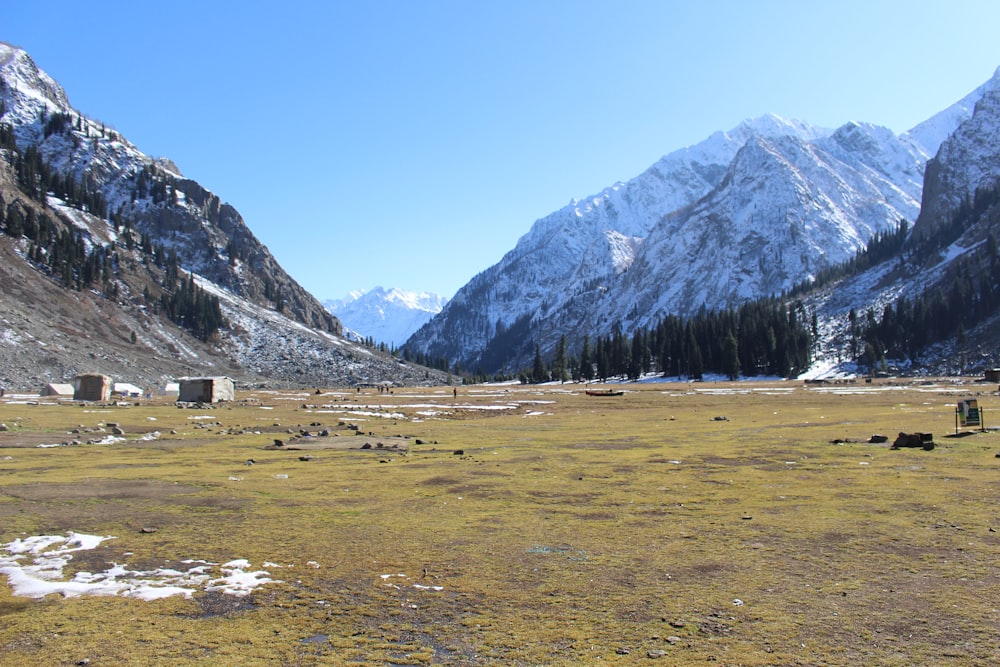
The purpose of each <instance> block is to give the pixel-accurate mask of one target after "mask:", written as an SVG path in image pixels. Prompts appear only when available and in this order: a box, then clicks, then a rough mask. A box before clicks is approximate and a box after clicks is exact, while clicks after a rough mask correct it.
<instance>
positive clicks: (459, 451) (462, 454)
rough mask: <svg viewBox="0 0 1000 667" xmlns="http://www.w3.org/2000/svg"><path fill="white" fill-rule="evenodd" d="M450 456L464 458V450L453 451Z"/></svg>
mask: <svg viewBox="0 0 1000 667" xmlns="http://www.w3.org/2000/svg"><path fill="white" fill-rule="evenodd" d="M452 454H453V455H454V456H465V450H464V449H456V450H455V451H453V452H452Z"/></svg>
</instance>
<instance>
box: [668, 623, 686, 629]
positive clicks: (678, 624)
mask: <svg viewBox="0 0 1000 667" xmlns="http://www.w3.org/2000/svg"><path fill="white" fill-rule="evenodd" d="M685 625H687V623H685V622H684V621H670V627H672V628H683V627H684V626H685Z"/></svg>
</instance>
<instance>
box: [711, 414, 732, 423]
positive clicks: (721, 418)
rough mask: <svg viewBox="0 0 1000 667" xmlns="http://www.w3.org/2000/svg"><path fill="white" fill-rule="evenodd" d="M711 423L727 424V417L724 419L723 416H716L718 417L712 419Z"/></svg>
mask: <svg viewBox="0 0 1000 667" xmlns="http://www.w3.org/2000/svg"><path fill="white" fill-rule="evenodd" d="M712 421H714V422H727V421H729V417H726V416H725V415H718V416H715V417H712Z"/></svg>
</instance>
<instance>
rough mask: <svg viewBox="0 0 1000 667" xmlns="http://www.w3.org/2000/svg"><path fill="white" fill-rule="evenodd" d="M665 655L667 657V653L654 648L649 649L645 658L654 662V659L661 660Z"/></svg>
mask: <svg viewBox="0 0 1000 667" xmlns="http://www.w3.org/2000/svg"><path fill="white" fill-rule="evenodd" d="M666 655H667V652H666V651H664V650H663V649H662V648H654V649H651V650H649V651H646V657H647V658H653V659H654V660H655V659H656V658H662V657H664V656H666Z"/></svg>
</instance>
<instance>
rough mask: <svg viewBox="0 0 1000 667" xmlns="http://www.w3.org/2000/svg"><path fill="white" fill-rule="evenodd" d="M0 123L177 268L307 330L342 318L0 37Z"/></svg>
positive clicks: (166, 164) (212, 202)
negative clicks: (170, 256) (95, 195)
mask: <svg viewBox="0 0 1000 667" xmlns="http://www.w3.org/2000/svg"><path fill="white" fill-rule="evenodd" d="M0 100H2V103H3V115H2V117H0V122H3V123H6V124H8V125H9V126H11V127H12V128H13V130H14V133H15V136H16V140H17V145H18V147H19V148H20V149H21V150H26V149H27V148H29V147H32V148H34V149H35V150H37V151H38V152H39V153H40V155H41V157H42V159H43V160H44V161H45V162H46V163H47V164H48V165H50V166H51V168H52V169H53V170H55V171H57V172H58V173H60V174H63V175H65V176H66V177H70V178H72V179H74V180H75V181H77V182H79V183H81V184H86V186H87V187H88V188H89V189H92V190H97V191H99V192H100V193H101V194H102V195H103V197H104V199H105V201H106V202H107V208H108V221H107V222H108V224H109V225H112V224H115V225H121V224H128V225H131V226H132V227H133V228H135V229H136V230H137V231H139V232H140V233H142V234H145V235H148V236H149V237H151V238H152V239H154V240H155V241H156V242H158V243H160V244H162V245H163V246H164V247H165V248H166V249H167V250H168V251H174V252H176V253H177V256H178V259H179V262H180V265H181V266H182V267H183V268H184V269H186V270H188V271H194V272H196V273H198V274H200V275H202V276H204V277H206V278H208V279H209V280H211V281H213V282H214V283H216V284H218V285H222V286H224V287H226V288H227V289H230V290H232V291H233V293H234V294H236V295H238V296H240V297H243V298H246V299H249V300H251V301H252V302H254V303H256V304H258V305H262V306H268V307H271V308H274V309H276V310H278V311H281V312H284V313H286V314H288V315H289V316H290V317H292V318H293V319H295V320H297V321H299V322H301V323H303V324H305V325H307V326H310V327H314V328H319V329H322V330H325V331H330V332H339V330H340V324H339V322H338V321H337V320H336V318H335V317H333V316H332V315H330V313H328V312H327V311H326V310H325V309H324V308H323V307H322V305H320V303H319V302H318V301H317V300H316V299H315V298H314V297H313V296H312V295H310V294H309V293H308V292H306V291H305V290H304V289H302V287H301V286H300V285H298V283H296V282H295V281H294V280H293V279H292V278H291V277H290V276H289V275H288V274H287V273H286V272H285V271H284V270H283V269H282V268H281V266H280V265H278V263H277V262H276V261H275V259H274V257H273V256H272V255H271V253H270V252H269V251H268V249H267V248H266V247H264V246H263V245H262V244H261V243H260V242H259V241H258V240H257V239H256V238H255V237H254V235H253V234H252V233H251V231H250V230H249V229H248V228H247V226H246V224H245V223H244V221H243V218H242V217H241V216H240V214H239V213H238V212H237V211H236V209H234V208H233V207H232V206H230V205H228V204H225V203H223V202H222V201H221V200H220V199H219V197H218V196H217V195H215V194H213V193H211V192H209V191H208V190H206V189H205V188H203V187H202V186H201V185H199V184H198V183H196V182H195V181H192V180H190V179H186V178H184V177H183V175H182V174H181V173H180V171H179V170H178V169H177V167H176V166H174V165H173V164H172V163H171V162H170V161H169V160H165V159H153V158H151V157H149V156H147V155H145V154H143V153H142V152H141V151H140V150H139V149H138V148H137V147H135V146H134V145H132V144H131V143H130V142H129V141H128V140H127V139H125V138H124V137H122V136H121V135H120V134H118V133H117V132H115V131H113V130H109V129H108V128H107V127H105V125H104V124H103V123H101V122H99V121H95V120H92V119H89V118H86V117H84V116H83V115H82V114H81V113H80V112H79V111H77V110H75V109H73V107H72V106H71V105H70V103H69V100H68V99H67V97H66V94H65V92H64V91H63V89H62V88H61V87H60V86H59V84H57V83H56V82H55V81H54V80H52V78H51V77H49V76H48V75H47V74H45V73H44V72H42V71H41V70H39V69H38V67H37V66H36V65H35V63H34V62H33V61H32V60H31V58H30V57H29V56H28V54H27V53H26V52H24V51H23V50H21V49H17V48H14V47H11V46H9V45H6V44H2V43H0Z"/></svg>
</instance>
